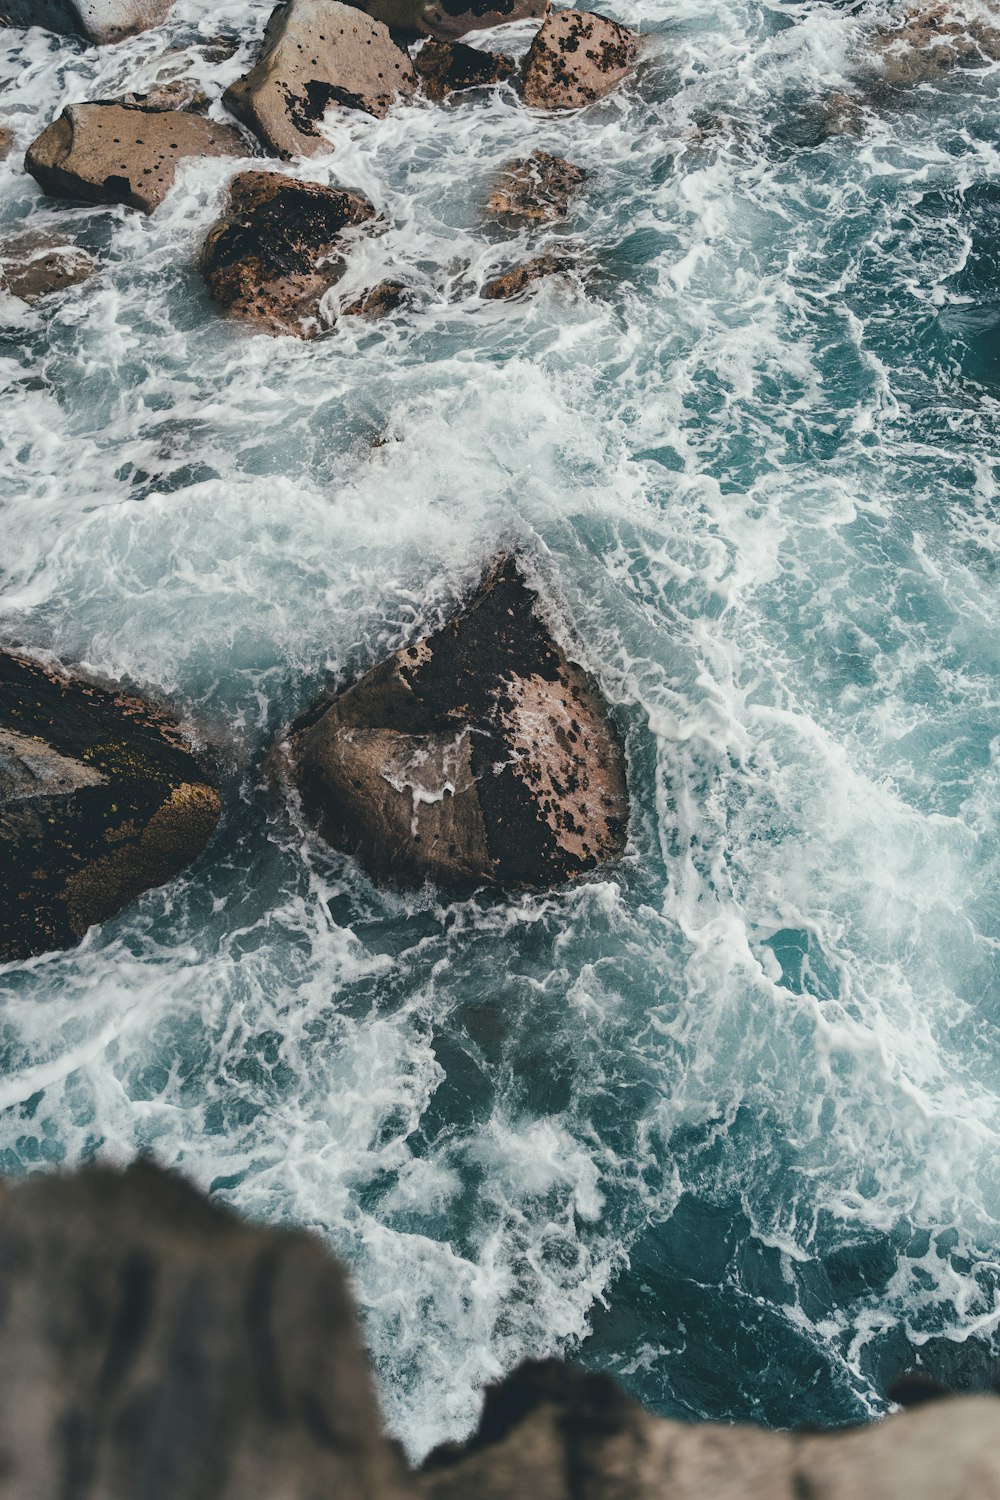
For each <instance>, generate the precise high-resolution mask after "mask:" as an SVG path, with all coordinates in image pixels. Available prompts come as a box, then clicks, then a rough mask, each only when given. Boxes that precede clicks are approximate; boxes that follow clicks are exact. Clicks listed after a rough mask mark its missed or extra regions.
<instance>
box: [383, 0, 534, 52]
mask: <svg viewBox="0 0 1000 1500" xmlns="http://www.w3.org/2000/svg"><path fill="white" fill-rule="evenodd" d="M548 7H549V0H471V4H470V0H363V3H362V4H361V9H362V10H363V11H365V12H366V14H367V15H369V16H374V17H375V19H376V20H378V21H382V22H384V23H385V25H386V26H391V27H392V28H393V30H396V31H402V32H409V33H410V34H411V35H417V36H433V37H437V38H438V39H439V40H440V41H442V42H452V41H455V40H457V38H458V37H462V36H465V34H466V33H467V32H469V31H484V30H487V29H488V28H490V27H492V26H502V25H503V24H504V23H505V22H507V21H534V20H538V19H539V18H540V17H542V16H544V15H545V14H546V12H547V10H548Z"/></svg>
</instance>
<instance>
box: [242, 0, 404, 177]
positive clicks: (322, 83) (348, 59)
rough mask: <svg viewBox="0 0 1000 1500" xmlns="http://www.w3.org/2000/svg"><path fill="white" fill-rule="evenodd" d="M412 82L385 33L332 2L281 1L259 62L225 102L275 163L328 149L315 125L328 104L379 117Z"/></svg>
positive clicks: (401, 55)
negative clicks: (275, 156)
mask: <svg viewBox="0 0 1000 1500" xmlns="http://www.w3.org/2000/svg"><path fill="white" fill-rule="evenodd" d="M415 87H416V79H415V78H414V76H413V69H412V67H411V66H410V59H409V57H408V56H407V54H406V53H405V52H404V51H403V50H402V49H401V48H400V47H397V46H396V43H395V42H394V41H393V40H392V37H391V36H390V35H389V30H388V27H386V26H383V25H382V24H381V23H380V22H378V21H373V20H371V19H370V18H369V17H368V16H367V15H366V14H365V12H364V11H361V10H358V9H356V8H355V7H354V6H352V5H342V4H340V3H339V0H286V3H284V4H281V5H278V7H277V8H276V9H275V10H274V12H273V13H272V15H271V19H270V20H269V21H268V23H267V28H266V30H265V32H264V45H263V48H262V50H261V54H260V57H259V58H258V60H257V62H256V64H255V65H254V67H253V68H251V70H250V72H249V73H246V74H244V76H243V77H242V78H239V79H237V81H236V82H235V83H233V84H231V85H230V86H229V88H228V89H227V90H226V93H225V100H226V103H227V104H228V105H229V108H230V109H231V110H232V111H233V113H234V114H235V115H236V116H237V117H238V118H239V119H241V120H242V121H243V122H244V124H246V125H248V126H249V127H250V129H251V130H253V131H254V132H255V133H256V134H257V135H258V136H259V137H260V139H261V140H262V141H263V142H264V144H265V145H266V146H268V147H270V149H271V150H272V151H275V152H276V153H277V154H278V155H279V156H282V157H286V158H287V157H292V156H316V155H318V154H319V153H320V152H323V151H329V150H330V145H329V143H328V142H327V141H325V140H324V138H323V136H322V135H321V134H320V133H319V131H318V129H317V126H318V125H319V124H320V122H321V121H322V119H323V116H324V115H325V114H326V111H327V110H328V109H329V108H330V106H331V105H333V104H340V105H343V106H345V107H346V108H348V109H360V110H364V111H365V112H366V113H367V114H370V115H376V116H377V117H379V118H381V117H382V116H384V115H386V114H388V112H389V108H390V106H391V105H392V102H393V100H394V99H395V98H396V97H397V96H400V95H407V94H411V93H412V92H413V90H414V88H415Z"/></svg>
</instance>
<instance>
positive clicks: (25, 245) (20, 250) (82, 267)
mask: <svg viewBox="0 0 1000 1500" xmlns="http://www.w3.org/2000/svg"><path fill="white" fill-rule="evenodd" d="M96 269H97V266H96V262H95V261H94V259H93V257H92V256H91V255H88V254H87V252H86V250H83V249H81V248H80V246H79V245H74V244H73V243H72V241H70V240H67V239H66V237H65V235H59V234H51V233H47V232H42V231H36V232H33V233H31V234H21V235H16V236H15V237H14V238H13V239H9V240H5V241H4V242H3V244H0V287H3V289H4V291H7V292H10V294H11V296H13V297H20V299H21V301H22V302H37V300H38V298H39V297H45V296H48V294H49V293H50V292H62V291H65V289H66V288H67V287H70V286H76V285H77V283H78V282H81V281H86V280H87V278H88V277H89V276H92V275H93V274H94V271H95V270H96Z"/></svg>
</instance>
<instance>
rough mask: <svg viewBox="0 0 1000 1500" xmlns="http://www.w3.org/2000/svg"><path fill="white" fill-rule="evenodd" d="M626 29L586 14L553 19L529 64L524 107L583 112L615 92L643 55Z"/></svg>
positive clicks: (558, 13) (562, 12)
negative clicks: (588, 106) (585, 105)
mask: <svg viewBox="0 0 1000 1500" xmlns="http://www.w3.org/2000/svg"><path fill="white" fill-rule="evenodd" d="M638 51H639V45H638V38H637V37H636V36H635V33H634V32H631V31H629V30H628V29H627V27H625V26H619V25H618V23H617V22H616V21H608V20H606V19H605V17H604V16H597V15H594V14H592V13H591V12H590V11H585V10H559V11H555V12H554V13H553V14H552V15H550V16H549V18H548V20H547V21H546V22H545V25H544V26H543V27H542V28H541V30H540V31H539V32H538V34H537V36H536V37H535V39H534V41H533V42H532V44H531V46H530V47H529V49H528V54H527V56H526V57H525V59H524V72H523V77H524V102H525V104H529V105H531V107H532V108H533V109H579V108H580V107H581V106H582V105H584V104H592V103H593V102H594V100H595V99H601V98H603V96H604V95H605V94H610V93H611V92H612V90H613V89H616V88H617V87H618V85H619V84H620V83H621V82H622V80H623V79H624V78H627V77H628V74H629V73H630V72H631V70H632V67H633V65H634V63H635V60H636V57H637V56H638Z"/></svg>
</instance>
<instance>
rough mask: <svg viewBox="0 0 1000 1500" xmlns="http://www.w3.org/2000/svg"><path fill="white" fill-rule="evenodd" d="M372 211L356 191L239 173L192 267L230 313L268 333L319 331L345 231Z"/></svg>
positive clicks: (305, 335) (299, 334)
mask: <svg viewBox="0 0 1000 1500" xmlns="http://www.w3.org/2000/svg"><path fill="white" fill-rule="evenodd" d="M374 215H375V210H374V208H372V205H371V204H370V203H369V202H368V199H367V198H363V197H361V195H360V194H359V193H348V192H345V191H343V190H342V189H339V188H329V187H323V186H321V185H320V184H319V183H317V182H298V181H296V180H295V179H294V178H292V177H285V176H282V175H281V174H280V173H278V172H241V173H240V174H239V176H238V177H236V178H235V179H234V180H233V183H232V185H231V187H230V193H229V203H228V206H227V208H226V211H225V213H224V214H223V216H222V218H221V219H220V220H219V221H218V223H217V224H215V225H214V226H213V228H212V229H210V230H209V233H208V238H207V239H206V241H205V245H204V248H203V249H202V252H201V258H200V260H199V267H200V269H201V273H202V275H203V276H204V278H205V281H206V282H207V284H208V289H209V291H210V292H211V294H212V296H213V297H214V298H215V300H216V301H217V302H220V303H221V304H222V306H223V307H225V308H226V309H227V310H228V311H229V312H230V313H232V314H233V316H235V317H238V318H243V319H246V320H247V321H248V322H251V323H255V324H256V325H257V326H258V327H259V328H262V329H264V330H265V331H266V332H268V333H290V334H294V335H296V337H298V338H312V337H314V336H315V334H317V333H320V332H321V331H322V328H323V323H322V320H321V318H320V312H319V304H320V299H321V298H322V296H323V294H324V292H326V291H328V290H329V288H330V287H331V286H332V285H333V284H334V282H336V281H337V280H339V278H340V276H341V275H342V274H343V270H344V262H343V256H342V252H343V245H342V235H343V232H344V230H345V229H348V228H350V227H351V226H352V225H356V224H363V223H364V222H365V221H366V220H367V219H371V218H373V217H374Z"/></svg>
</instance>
